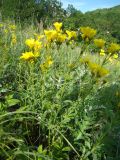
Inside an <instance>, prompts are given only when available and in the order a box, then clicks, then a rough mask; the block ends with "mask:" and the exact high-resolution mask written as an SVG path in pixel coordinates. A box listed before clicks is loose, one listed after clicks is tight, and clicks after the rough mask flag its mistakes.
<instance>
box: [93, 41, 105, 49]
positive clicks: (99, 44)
mask: <svg viewBox="0 0 120 160" xmlns="http://www.w3.org/2000/svg"><path fill="white" fill-rule="evenodd" d="M94 44H95V45H96V47H98V48H103V47H104V45H105V40H103V39H94Z"/></svg>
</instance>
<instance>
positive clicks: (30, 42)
mask: <svg viewBox="0 0 120 160" xmlns="http://www.w3.org/2000/svg"><path fill="white" fill-rule="evenodd" d="M25 44H26V45H27V46H28V47H29V48H30V49H33V50H34V51H39V50H40V49H41V48H42V43H41V42H40V41H38V40H35V39H33V38H30V39H27V40H26V41H25Z"/></svg>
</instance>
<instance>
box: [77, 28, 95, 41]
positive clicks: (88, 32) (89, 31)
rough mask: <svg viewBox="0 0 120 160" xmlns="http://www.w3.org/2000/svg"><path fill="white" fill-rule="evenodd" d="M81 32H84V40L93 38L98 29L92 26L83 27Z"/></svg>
mask: <svg viewBox="0 0 120 160" xmlns="http://www.w3.org/2000/svg"><path fill="white" fill-rule="evenodd" d="M80 29H81V33H82V38H83V39H84V40H86V39H87V38H88V40H90V39H92V38H93V37H94V36H95V35H96V33H97V31H96V30H95V29H92V28H90V27H81V28H80Z"/></svg>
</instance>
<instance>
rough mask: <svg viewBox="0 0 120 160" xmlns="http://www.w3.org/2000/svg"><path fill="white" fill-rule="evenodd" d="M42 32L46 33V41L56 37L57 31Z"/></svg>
mask: <svg viewBox="0 0 120 160" xmlns="http://www.w3.org/2000/svg"><path fill="white" fill-rule="evenodd" d="M44 33H45V35H46V38H47V41H48V42H51V41H53V40H55V39H56V37H57V31H56V30H44Z"/></svg>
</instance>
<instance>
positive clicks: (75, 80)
mask: <svg viewBox="0 0 120 160" xmlns="http://www.w3.org/2000/svg"><path fill="white" fill-rule="evenodd" d="M21 26H22V25H21V23H15V22H13V21H10V20H8V21H7V20H4V21H1V22H0V159H1V160H119V159H120V69H119V68H120V57H119V53H120V44H119V43H118V39H114V38H113V37H111V38H110V39H108V37H107V38H106V37H105V36H104V35H103V36H102V34H100V33H99V31H98V30H97V29H95V28H91V27H90V26H80V27H78V28H77V29H76V30H72V29H70V28H69V27H68V28H67V27H65V26H64V22H61V21H54V22H53V24H52V25H50V26H49V25H48V27H46V28H42V27H40V26H37V25H35V24H32V25H27V27H26V26H24V27H21Z"/></svg>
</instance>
